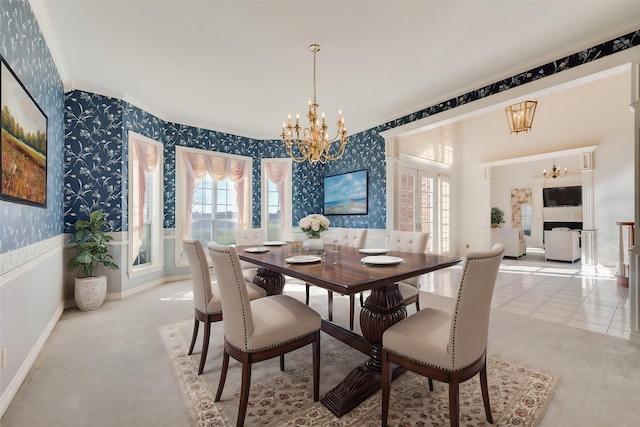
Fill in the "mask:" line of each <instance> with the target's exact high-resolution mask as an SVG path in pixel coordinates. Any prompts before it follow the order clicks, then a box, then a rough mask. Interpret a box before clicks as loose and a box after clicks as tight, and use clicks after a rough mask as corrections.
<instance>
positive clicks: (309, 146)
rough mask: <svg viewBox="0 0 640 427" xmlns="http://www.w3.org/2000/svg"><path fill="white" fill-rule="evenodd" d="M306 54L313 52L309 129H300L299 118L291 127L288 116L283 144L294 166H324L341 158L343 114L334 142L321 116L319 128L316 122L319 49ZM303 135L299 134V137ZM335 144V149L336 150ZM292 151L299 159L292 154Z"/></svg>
mask: <svg viewBox="0 0 640 427" xmlns="http://www.w3.org/2000/svg"><path fill="white" fill-rule="evenodd" d="M309 50H310V51H311V52H313V102H311V101H309V113H308V114H307V117H309V127H308V128H304V129H302V128H301V127H300V115H298V114H297V115H296V123H295V125H293V124H291V114H289V118H288V120H287V124H286V125H285V124H284V123H283V124H282V135H281V137H282V142H283V143H284V146H285V148H286V150H287V154H288V155H289V157H291V158H292V159H293V160H294V161H296V162H303V161H305V160H308V161H309V162H310V163H317V162H320V163H326V162H327V161H329V160H337V159H339V158H340V157H342V155H343V154H344V147H345V145H346V143H347V130H346V129H345V128H344V119H343V118H342V111H339V112H338V123H337V125H338V132H337V133H336V136H335V137H333V138H331V139H330V138H329V133H328V132H327V125H326V124H325V120H324V113H322V124H321V123H320V120H319V119H318V114H317V109H318V103H317V102H316V53H318V51H319V50H320V45H318V44H312V45H311V46H309ZM301 131H302V133H301ZM338 142H339V144H340V146H339V148H337V149H334V150H333V154H332V153H330V151H331V150H332V147H334V145H333V144H334V143H338ZM337 145H338V144H336V145H335V146H337ZM294 147H296V151H297V152H298V153H300V155H299V156H298V155H296V154H294Z"/></svg>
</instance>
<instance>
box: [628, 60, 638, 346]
mask: <svg viewBox="0 0 640 427" xmlns="http://www.w3.org/2000/svg"><path fill="white" fill-rule="evenodd" d="M631 79H632V80H631V108H632V109H633V112H634V135H633V139H634V141H633V142H634V148H635V150H634V162H635V167H634V170H635V173H634V183H635V189H634V199H635V203H634V222H635V224H636V225H638V224H640V185H639V184H638V183H640V62H638V61H636V62H634V63H633V68H632V71H631ZM636 236H638V233H636ZM639 268H640V248H639V247H638V245H634V246H633V247H632V248H631V250H630V251H629V300H630V301H631V319H630V324H631V333H630V334H629V341H630V342H632V343H634V344H637V345H640V320H639V319H638V306H639V305H640V295H639V293H638V285H639V283H638V275H639V273H640V271H639V270H638V269H639Z"/></svg>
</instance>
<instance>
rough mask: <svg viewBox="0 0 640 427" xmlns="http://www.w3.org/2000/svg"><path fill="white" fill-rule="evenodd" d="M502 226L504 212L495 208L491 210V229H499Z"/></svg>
mask: <svg viewBox="0 0 640 427" xmlns="http://www.w3.org/2000/svg"><path fill="white" fill-rule="evenodd" d="M500 224H504V211H503V210H502V209H500V208H497V207H495V206H494V207H492V208H491V228H500Z"/></svg>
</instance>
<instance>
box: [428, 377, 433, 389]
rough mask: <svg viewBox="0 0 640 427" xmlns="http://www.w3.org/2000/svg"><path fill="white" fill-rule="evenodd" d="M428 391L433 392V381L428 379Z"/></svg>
mask: <svg viewBox="0 0 640 427" xmlns="http://www.w3.org/2000/svg"><path fill="white" fill-rule="evenodd" d="M429 391H433V380H432V379H431V378H429Z"/></svg>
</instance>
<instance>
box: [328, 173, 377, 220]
mask: <svg viewBox="0 0 640 427" xmlns="http://www.w3.org/2000/svg"><path fill="white" fill-rule="evenodd" d="M367 191H368V177H367V171H366V170H361V171H355V172H348V173H343V174H340V175H333V176H326V177H325V178H324V214H325V215H366V214H367V212H368V211H367V209H368V205H369V203H368V200H367Z"/></svg>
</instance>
